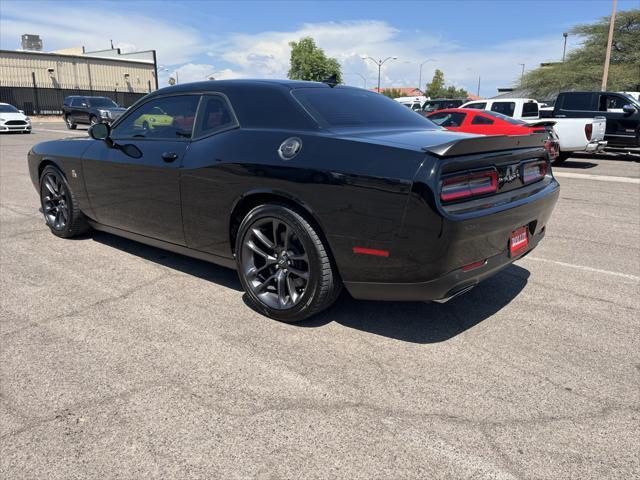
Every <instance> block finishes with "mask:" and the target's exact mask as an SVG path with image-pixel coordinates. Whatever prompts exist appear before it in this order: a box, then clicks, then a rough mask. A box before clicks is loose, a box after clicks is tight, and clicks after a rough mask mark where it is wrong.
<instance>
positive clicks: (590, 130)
mask: <svg viewBox="0 0 640 480" xmlns="http://www.w3.org/2000/svg"><path fill="white" fill-rule="evenodd" d="M592 134H593V123H587V124H586V125H585V126H584V136H585V137H587V140H589V141H591V135H592Z"/></svg>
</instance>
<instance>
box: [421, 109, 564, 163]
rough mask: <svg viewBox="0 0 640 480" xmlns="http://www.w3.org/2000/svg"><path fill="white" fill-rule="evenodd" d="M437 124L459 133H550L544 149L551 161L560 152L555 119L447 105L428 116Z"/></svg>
mask: <svg viewBox="0 0 640 480" xmlns="http://www.w3.org/2000/svg"><path fill="white" fill-rule="evenodd" d="M427 118H428V119H429V120H431V121H432V122H433V123H435V124H436V125H440V126H441V127H445V128H446V129H447V130H453V131H456V132H467V133H479V134H482V135H530V134H532V133H545V132H546V133H548V134H549V140H548V141H547V142H546V144H545V148H546V149H547V150H548V151H549V155H550V156H551V160H555V159H556V157H557V156H558V154H559V152H560V148H559V147H560V145H559V143H558V137H557V135H556V134H555V132H554V131H553V129H552V128H551V127H552V126H553V125H554V122H551V121H547V120H540V121H535V122H531V123H527V122H524V121H522V120H517V119H515V118H511V117H507V116H506V115H502V114H501V113H497V112H491V111H489V110H478V109H475V108H447V109H445V110H438V111H437V112H433V113H431V114H429V115H427Z"/></svg>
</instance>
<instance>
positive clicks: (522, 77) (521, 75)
mask: <svg viewBox="0 0 640 480" xmlns="http://www.w3.org/2000/svg"><path fill="white" fill-rule="evenodd" d="M518 65H521V66H522V73H521V74H520V81H521V82H522V80H523V79H524V63H519V64H518Z"/></svg>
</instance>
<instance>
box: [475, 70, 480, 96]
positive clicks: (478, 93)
mask: <svg viewBox="0 0 640 480" xmlns="http://www.w3.org/2000/svg"><path fill="white" fill-rule="evenodd" d="M476 95H478V96H480V75H478V92H477V93H476Z"/></svg>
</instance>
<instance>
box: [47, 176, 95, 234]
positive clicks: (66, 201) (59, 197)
mask: <svg viewBox="0 0 640 480" xmlns="http://www.w3.org/2000/svg"><path fill="white" fill-rule="evenodd" d="M40 203H41V205H42V214H43V215H44V220H45V222H46V224H47V226H48V227H49V229H50V230H51V232H52V233H53V234H54V235H56V236H58V237H63V238H68V237H73V236H74V235H78V234H80V233H84V232H86V231H87V230H88V228H89V225H88V223H87V220H86V218H85V217H84V215H83V214H82V212H81V211H80V209H79V207H78V203H77V200H76V198H75V196H74V194H73V192H72V190H71V188H70V187H69V184H68V183H67V181H66V179H65V178H64V175H63V174H62V172H60V170H58V169H57V168H56V167H54V166H52V165H48V166H47V167H45V169H44V170H43V171H42V175H41V176H40Z"/></svg>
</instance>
